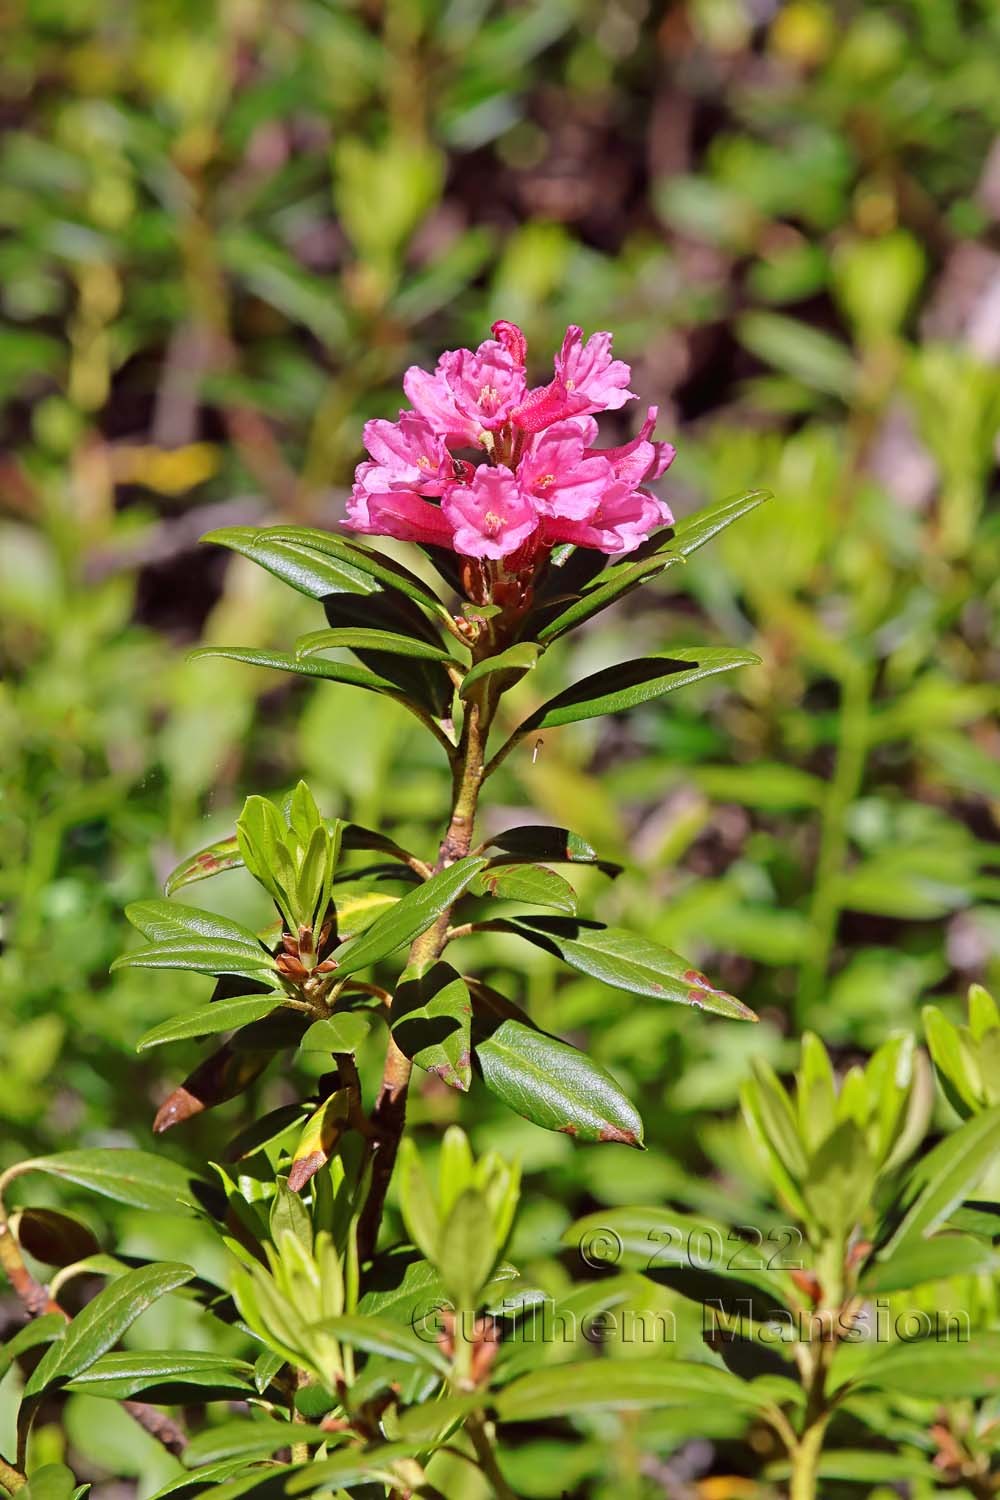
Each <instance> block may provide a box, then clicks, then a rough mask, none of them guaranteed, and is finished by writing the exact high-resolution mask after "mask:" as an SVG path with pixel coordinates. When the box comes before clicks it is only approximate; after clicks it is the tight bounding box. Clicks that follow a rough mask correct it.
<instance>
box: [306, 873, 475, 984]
mask: <svg viewBox="0 0 1000 1500" xmlns="http://www.w3.org/2000/svg"><path fill="white" fill-rule="evenodd" d="M485 865H486V860H485V859H483V858H482V857H481V856H475V855H468V856H466V858H465V859H459V860H456V862H455V863H454V864H453V865H449V866H448V867H447V868H446V869H444V870H441V871H440V872H439V873H438V874H437V875H432V876H431V878H430V879H429V880H426V881H424V882H423V884H422V885H419V886H418V887H417V888H416V890H414V891H411V892H410V894H409V895H407V896H404V897H403V898H402V900H401V901H399V902H397V904H396V905H395V906H394V907H393V908H392V910H391V911H387V912H386V913H385V914H384V916H381V917H379V918H378V920H377V921H376V922H373V923H372V925H371V926H370V927H369V928H368V929H367V930H366V931H365V932H363V933H361V935H360V936H359V937H355V938H350V939H349V940H348V941H347V942H346V943H341V945H340V947H339V948H336V949H335V950H334V952H333V954H332V955H331V956H332V957H333V958H334V959H335V960H336V962H337V966H338V972H339V975H340V976H341V977H346V975H348V974H354V973H356V972H357V971H358V970H359V969H365V968H368V967H369V965H371V964H374V963H378V962H379V960H380V959H383V958H388V956H389V954H390V953H394V952H395V951H396V949H397V948H401V947H403V945H404V944H405V943H410V942H412V941H413V939H414V938H415V937H417V936H418V935H419V934H420V933H421V932H426V931H427V929H428V927H430V926H432V925H433V923H434V922H435V921H436V920H437V918H438V917H439V916H440V915H441V913H442V912H444V911H447V910H448V908H449V907H450V906H452V905H453V904H454V902H455V901H457V900H458V898H459V896H460V895H461V894H462V892H463V891H464V890H465V889H466V888H467V887H468V885H469V883H470V881H471V880H472V878H473V876H475V875H477V874H478V873H479V871H480V870H481V869H483V868H484V867H485Z"/></svg>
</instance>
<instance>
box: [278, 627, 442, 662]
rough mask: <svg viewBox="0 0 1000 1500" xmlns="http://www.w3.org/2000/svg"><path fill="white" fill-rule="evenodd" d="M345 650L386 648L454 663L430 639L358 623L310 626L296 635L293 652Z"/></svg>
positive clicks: (383, 649) (431, 659) (402, 653)
mask: <svg viewBox="0 0 1000 1500" xmlns="http://www.w3.org/2000/svg"><path fill="white" fill-rule="evenodd" d="M340 648H347V649H348V650H352V651H353V650H364V651H387V652H388V653H389V654H390V655H393V656H418V657H421V658H423V659H424V660H426V661H443V662H452V663H454V664H455V665H456V666H457V665H458V663H457V662H456V660H455V657H453V656H452V655H451V653H450V652H449V651H445V650H444V649H443V648H442V647H441V646H434V645H432V644H431V643H430V641H421V640H417V639H416V638H415V637H413V636H410V635H397V634H396V632H395V631H392V630H365V629H363V628H361V627H359V628H357V629H354V628H350V629H342V630H313V631H311V632H310V633H309V634H308V635H303V636H300V637H299V639H298V640H297V641H296V642H295V654H296V656H312V655H314V654H315V653H316V652H317V651H334V650H338V649H340Z"/></svg>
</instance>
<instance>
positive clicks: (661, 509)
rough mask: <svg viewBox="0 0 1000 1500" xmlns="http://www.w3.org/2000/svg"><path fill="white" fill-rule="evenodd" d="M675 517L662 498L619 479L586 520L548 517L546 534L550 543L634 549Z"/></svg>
mask: <svg viewBox="0 0 1000 1500" xmlns="http://www.w3.org/2000/svg"><path fill="white" fill-rule="evenodd" d="M672 520H673V517H672V516H671V514H670V508H669V506H667V505H664V503H663V501H662V500H657V499H655V498H654V497H653V496H652V495H647V494H646V492H645V491H644V490H632V489H631V488H630V487H629V485H628V483H627V482H625V481H623V480H617V481H616V482H615V483H614V484H613V485H611V487H610V488H609V489H608V490H606V491H605V493H604V497H603V499H602V500H601V503H600V504H599V505H598V506H597V507H596V509H595V510H594V512H593V514H592V515H590V516H589V517H588V518H587V519H586V520H585V521H566V520H562V519H552V520H547V521H546V522H545V531H544V537H545V540H546V541H547V542H572V543H573V544H574V546H577V547H593V548H594V549H595V550H596V551H597V552H634V551H635V549H636V547H638V546H639V545H640V544H641V543H642V542H644V541H645V540H646V538H647V537H648V536H649V534H650V532H651V531H655V530H656V528H657V527H658V526H666V525H669V524H670V522H671V521H672Z"/></svg>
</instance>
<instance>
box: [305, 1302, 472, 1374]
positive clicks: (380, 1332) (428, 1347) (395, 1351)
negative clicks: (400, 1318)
mask: <svg viewBox="0 0 1000 1500" xmlns="http://www.w3.org/2000/svg"><path fill="white" fill-rule="evenodd" d="M317 1326H318V1327H319V1328H320V1329H321V1330H322V1331H323V1332H324V1333H331V1334H333V1336H334V1338H335V1339H337V1341H338V1342H339V1343H342V1344H350V1345H351V1346H352V1347H353V1348H355V1349H363V1350H364V1351H365V1353H366V1354H382V1355H385V1356H386V1357H387V1358H389V1359H400V1360H402V1361H403V1362H404V1363H405V1364H408V1365H429V1366H430V1367H431V1369H433V1370H437V1371H439V1373H441V1374H445V1373H446V1372H447V1369H448V1361H447V1360H446V1359H445V1358H444V1355H443V1354H441V1352H440V1350H439V1349H438V1348H437V1347H436V1345H434V1344H432V1343H425V1342H424V1341H423V1340H422V1339H419V1338H417V1336H416V1334H415V1333H413V1332H412V1331H411V1330H410V1329H409V1328H407V1327H406V1326H405V1325H403V1324H400V1323H393V1322H390V1320H389V1319H388V1318H375V1317H372V1316H371V1315H370V1314H366V1315H365V1316H364V1317H343V1318H324V1320H323V1322H322V1323H320V1324H319V1325H317Z"/></svg>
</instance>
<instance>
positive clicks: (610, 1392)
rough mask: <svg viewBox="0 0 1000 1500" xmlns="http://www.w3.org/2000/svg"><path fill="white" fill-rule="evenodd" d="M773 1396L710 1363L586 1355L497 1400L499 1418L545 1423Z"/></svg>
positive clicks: (754, 1402) (520, 1383) (536, 1375)
mask: <svg viewBox="0 0 1000 1500" xmlns="http://www.w3.org/2000/svg"><path fill="white" fill-rule="evenodd" d="M771 1400H773V1397H772V1396H771V1395H770V1393H769V1392H768V1391H767V1388H766V1387H765V1386H761V1387H757V1385H756V1383H748V1382H746V1381H742V1380H739V1379H738V1378H737V1377H736V1376H735V1375H732V1374H730V1372H729V1371H728V1370H720V1369H717V1368H716V1367H715V1366H714V1365H705V1364H694V1363H692V1362H691V1361H690V1360H681V1359H629V1360H615V1361H613V1362H612V1363H610V1364H609V1362H608V1361H607V1360H603V1359H591V1360H587V1361H586V1362H585V1363H582V1364H569V1365H567V1364H563V1365H555V1366H553V1367H552V1368H551V1369H544V1370H535V1371H533V1372H532V1373H531V1374H530V1375H522V1376H521V1377H520V1379H518V1380H515V1381H514V1382H513V1384H512V1385H509V1386H507V1387H506V1389H505V1390H503V1391H501V1393H500V1395H499V1396H498V1397H497V1398H496V1403H495V1404H496V1409H497V1415H498V1416H499V1418H500V1420H501V1421H502V1422H523V1421H545V1420H546V1419H547V1418H549V1417H565V1416H574V1415H575V1414H576V1413H578V1412H591V1411H639V1410H642V1409H644V1408H649V1407H654V1408H655V1407H660V1406H663V1407H668V1406H690V1405H698V1404H700V1403H703V1402H706V1401H720V1402H736V1403H738V1404H739V1405H740V1406H748V1407H758V1406H761V1405H765V1404H768V1403H769V1402H770V1401H771Z"/></svg>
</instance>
